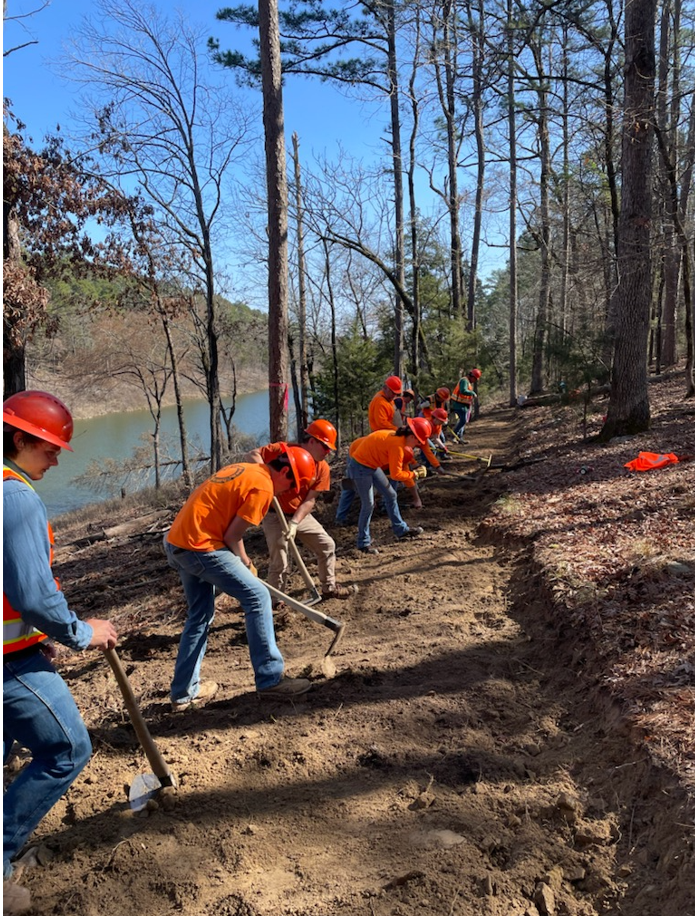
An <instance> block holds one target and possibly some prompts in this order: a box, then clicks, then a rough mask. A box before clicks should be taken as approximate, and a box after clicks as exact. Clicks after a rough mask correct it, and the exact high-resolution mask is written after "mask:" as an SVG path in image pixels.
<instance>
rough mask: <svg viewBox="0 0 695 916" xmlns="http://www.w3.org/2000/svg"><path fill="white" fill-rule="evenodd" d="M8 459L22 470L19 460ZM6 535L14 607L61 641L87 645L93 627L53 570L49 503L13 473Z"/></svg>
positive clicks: (6, 578) (7, 588) (5, 503)
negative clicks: (70, 602) (81, 615)
mask: <svg viewBox="0 0 695 916" xmlns="http://www.w3.org/2000/svg"><path fill="white" fill-rule="evenodd" d="M4 463H5V464H6V465H7V466H8V467H11V468H12V469H13V470H15V471H17V472H18V473H20V474H21V473H22V470H21V468H18V467H17V465H16V464H14V462H12V461H8V460H7V459H5V462H4ZM23 476H24V477H25V478H26V475H23ZM2 537H3V562H2V570H3V592H4V593H5V594H6V595H7V598H8V599H9V602H10V604H11V605H12V607H13V608H14V609H15V610H16V611H17V612H18V613H19V614H20V615H21V617H22V620H24V621H25V623H29V624H31V625H32V626H34V627H36V628H37V629H38V630H41V632H42V633H46V635H47V636H50V637H51V639H55V640H56V642H59V643H62V644H63V645H64V646H68V647H69V648H70V649H86V648H87V646H88V645H89V643H90V641H91V639H92V633H93V630H92V628H91V626H90V625H89V624H88V623H85V622H84V621H83V620H80V619H79V618H78V617H77V615H76V614H75V613H74V611H71V610H70V608H69V607H68V603H67V601H66V600H65V595H64V594H63V593H62V591H60V590H59V589H57V588H56V583H55V579H54V578H53V573H52V572H51V566H50V555H51V553H50V551H51V546H50V543H49V540H48V516H47V514H46V507H45V506H44V504H43V502H42V501H41V499H40V497H39V496H38V494H37V493H36V492H35V491H34V490H33V489H31V486H27V485H26V484H24V483H21V482H20V481H19V480H14V479H12V478H10V479H9V480H5V481H3V487H2Z"/></svg>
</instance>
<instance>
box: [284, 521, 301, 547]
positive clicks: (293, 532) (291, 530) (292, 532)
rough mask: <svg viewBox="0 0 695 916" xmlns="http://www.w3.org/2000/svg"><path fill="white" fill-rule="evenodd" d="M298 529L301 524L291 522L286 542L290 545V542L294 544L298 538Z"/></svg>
mask: <svg viewBox="0 0 695 916" xmlns="http://www.w3.org/2000/svg"><path fill="white" fill-rule="evenodd" d="M297 528H299V522H295V521H291V522H290V523H289V524H288V526H287V533H286V534H285V540H286V541H287V543H288V544H289V543H290V542H292V543H294V539H295V538H296V537H297Z"/></svg>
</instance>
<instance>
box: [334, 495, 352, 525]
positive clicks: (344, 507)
mask: <svg viewBox="0 0 695 916" xmlns="http://www.w3.org/2000/svg"><path fill="white" fill-rule="evenodd" d="M354 501H355V491H354V490H346V489H344V488H343V489H342V490H341V491H340V499H339V500H338V508H337V509H336V513H335V520H336V522H337V523H338V524H340V525H343V524H345V522H346V521H347V520H348V513H349V512H350V507H351V506H352V504H353V503H354Z"/></svg>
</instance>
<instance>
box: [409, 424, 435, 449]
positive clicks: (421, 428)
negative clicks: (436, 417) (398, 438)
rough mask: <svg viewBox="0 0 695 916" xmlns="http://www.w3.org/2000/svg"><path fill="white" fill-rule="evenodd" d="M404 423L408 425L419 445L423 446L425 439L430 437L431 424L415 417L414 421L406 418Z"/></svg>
mask: <svg viewBox="0 0 695 916" xmlns="http://www.w3.org/2000/svg"><path fill="white" fill-rule="evenodd" d="M405 422H406V423H407V424H408V428H409V429H410V431H411V433H412V434H413V435H414V436H415V438H416V439H417V441H418V442H419V443H420V445H424V444H425V442H426V441H427V439H428V438H429V437H430V436H431V435H432V424H431V423H430V421H429V420H426V419H425V418H424V417H415V419H414V420H411V419H410V418H408V419H407V420H406V421H405Z"/></svg>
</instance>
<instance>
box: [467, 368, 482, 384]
mask: <svg viewBox="0 0 695 916" xmlns="http://www.w3.org/2000/svg"><path fill="white" fill-rule="evenodd" d="M482 374H483V373H482V372H481V371H480V369H471V371H470V372H469V373H468V378H474V379H475V380H476V381H477V380H478V379H479V378H480V376H481V375H482Z"/></svg>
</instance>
